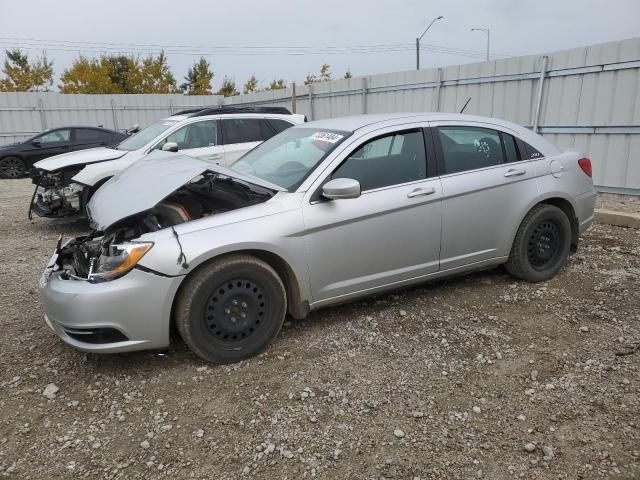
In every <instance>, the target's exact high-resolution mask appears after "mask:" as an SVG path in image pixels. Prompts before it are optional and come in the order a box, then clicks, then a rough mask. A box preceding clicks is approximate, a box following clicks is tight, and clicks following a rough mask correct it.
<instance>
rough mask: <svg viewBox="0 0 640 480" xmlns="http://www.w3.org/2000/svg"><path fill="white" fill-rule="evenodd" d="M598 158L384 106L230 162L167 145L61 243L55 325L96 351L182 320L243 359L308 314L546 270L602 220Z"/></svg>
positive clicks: (472, 122) (48, 280)
mask: <svg viewBox="0 0 640 480" xmlns="http://www.w3.org/2000/svg"><path fill="white" fill-rule="evenodd" d="M595 197H596V192H595V190H594V188H593V182H592V179H591V163H590V161H589V159H587V158H584V157H583V156H582V155H581V154H580V153H579V152H572V151H563V150H561V149H559V148H557V147H556V146H554V145H552V144H550V143H549V142H548V141H546V140H545V139H544V138H542V137H541V136H539V135H536V134H535V133H532V132H531V131H529V130H527V129H525V128H523V127H520V126H518V125H514V124H512V123H509V122H504V121H500V120H495V119H490V118H483V117H472V116H465V115H452V114H445V113H433V114H411V113H405V114H381V115H364V116H358V117H345V118H337V119H331V120H322V121H318V122H312V123H308V124H304V125H298V126H295V127H293V128H290V129H287V130H285V131H283V132H282V133H280V134H279V135H276V136H275V137H273V138H271V139H270V140H267V141H266V142H264V143H263V144H261V145H260V146H258V147H257V148H255V149H253V150H252V151H251V152H249V153H247V154H246V155H245V156H243V157H242V158H241V159H240V160H239V161H238V162H236V163H235V164H234V165H233V166H232V168H225V167H222V166H217V165H212V164H211V163H208V162H204V161H202V160H198V159H194V158H190V157H185V156H183V155H180V154H169V153H164V152H155V153H153V154H152V155H149V156H147V157H146V158H143V159H141V160H139V161H138V162H136V163H135V164H133V165H132V166H131V167H130V168H129V169H127V170H125V171H123V172H121V173H120V174H119V175H116V176H115V177H114V178H112V179H111V180H110V181H109V182H107V183H106V184H105V185H104V186H103V187H102V188H101V189H100V190H98V192H97V193H96V194H95V195H94V197H93V198H92V199H91V200H90V202H89V205H88V208H87V212H88V214H89V217H90V220H91V225H92V226H93V228H94V229H95V231H94V232H92V233H91V234H89V235H87V236H84V237H79V238H75V239H72V240H71V241H69V242H67V243H66V244H64V245H58V248H56V252H55V254H54V255H53V257H52V258H51V260H50V262H49V264H48V265H47V267H46V269H45V271H44V273H43V275H42V277H41V281H40V291H41V294H42V298H43V305H44V312H45V320H46V322H47V323H48V325H49V326H50V327H51V329H52V330H53V331H54V332H56V333H57V334H58V335H59V336H60V337H61V338H62V339H63V340H64V341H65V342H67V343H69V344H71V345H73V346H75V347H77V348H79V349H82V350H85V351H90V352H124V351H131V350H142V349H159V348H165V347H167V346H168V345H169V332H170V325H171V323H172V322H175V325H176V326H177V330H178V332H179V333H180V335H181V337H182V338H183V339H184V341H185V342H186V343H187V344H188V345H189V347H190V348H191V349H192V350H193V351H194V352H195V353H196V354H198V355H199V356H201V357H202V358H204V359H207V360H210V361H214V362H233V361H238V360H241V359H243V358H246V357H248V356H250V355H253V354H255V353H257V352H259V351H260V350H262V349H263V348H265V347H266V345H268V343H269V342H270V341H271V340H272V339H273V338H274V337H275V336H276V335H277V333H278V331H279V330H280V327H281V326H282V323H283V321H284V318H285V314H286V313H287V312H288V313H289V314H290V315H292V316H293V317H295V318H302V317H304V316H305V315H307V314H308V313H309V312H310V311H312V310H315V309H318V308H321V307H323V306H327V305H333V304H337V303H341V302H345V301H347V300H350V299H354V298H358V297H362V296H366V295H371V294H374V293H378V292H383V291H388V290H390V289H395V288H399V287H402V286H406V285H411V284H415V283H420V282H424V281H427V280H430V279H434V278H439V277H444V276H449V275H454V274H460V273H463V272H467V271H472V270H477V269H482V268H488V267H492V266H495V265H499V264H505V266H506V268H507V269H508V270H509V272H511V273H512V274H513V275H514V276H516V277H518V278H522V279H525V280H529V281H534V282H537V281H543V280H547V279H549V278H551V277H552V276H554V275H555V274H556V273H557V272H558V271H559V270H560V268H562V266H563V264H564V262H565V260H566V258H567V256H568V255H569V252H570V250H571V249H572V248H574V249H575V248H576V247H577V243H578V239H579V236H580V235H581V234H582V232H584V231H585V229H586V228H588V227H589V225H590V224H591V222H592V220H593V209H594V202H595Z"/></svg>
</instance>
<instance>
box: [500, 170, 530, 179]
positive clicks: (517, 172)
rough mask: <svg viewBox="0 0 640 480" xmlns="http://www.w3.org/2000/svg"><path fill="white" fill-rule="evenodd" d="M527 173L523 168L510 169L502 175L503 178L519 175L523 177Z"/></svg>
mask: <svg viewBox="0 0 640 480" xmlns="http://www.w3.org/2000/svg"><path fill="white" fill-rule="evenodd" d="M525 173H527V171H526V170H525V169H524V168H512V169H511V170H507V173H505V174H504V176H505V177H518V176H520V175H524V174H525Z"/></svg>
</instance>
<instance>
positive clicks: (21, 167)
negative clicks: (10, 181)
mask: <svg viewBox="0 0 640 480" xmlns="http://www.w3.org/2000/svg"><path fill="white" fill-rule="evenodd" d="M26 170H27V166H26V165H25V163H24V160H22V159H21V158H18V157H4V158H2V159H0V177H2V178H20V177H22V176H23V175H24V172H25V171H26Z"/></svg>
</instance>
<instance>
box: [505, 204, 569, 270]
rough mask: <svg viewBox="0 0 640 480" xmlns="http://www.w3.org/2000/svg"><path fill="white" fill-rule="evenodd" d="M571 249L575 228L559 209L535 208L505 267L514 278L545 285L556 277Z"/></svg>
mask: <svg viewBox="0 0 640 480" xmlns="http://www.w3.org/2000/svg"><path fill="white" fill-rule="evenodd" d="M570 248H571V224H570V222H569V219H568V218H567V215H566V214H565V213H564V212H563V211H562V210H560V209H559V208H558V207H555V206H553V205H545V204H540V205H536V206H535V207H533V208H532V209H531V210H530V211H529V213H527V215H526V217H524V220H523V221H522V223H521V224H520V228H519V229H518V233H517V234H516V238H515V240H514V241H513V246H512V247H511V253H510V254H509V260H507V263H506V265H505V267H506V268H507V271H508V272H509V273H510V274H511V275H513V276H514V277H517V278H520V279H522V280H527V281H529V282H543V281H545V280H549V279H550V278H552V277H553V276H555V275H556V273H558V272H559V271H560V269H561V268H562V266H563V265H564V262H565V261H566V259H567V257H568V255H569V250H570Z"/></svg>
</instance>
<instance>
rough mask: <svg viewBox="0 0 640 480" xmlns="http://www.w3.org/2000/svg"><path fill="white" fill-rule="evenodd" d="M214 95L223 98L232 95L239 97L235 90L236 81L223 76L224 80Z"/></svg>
mask: <svg viewBox="0 0 640 480" xmlns="http://www.w3.org/2000/svg"><path fill="white" fill-rule="evenodd" d="M216 93H217V94H218V95H223V96H225V97H233V96H234V95H239V93H240V92H238V90H236V81H235V80H234V79H233V78H229V77H226V76H225V77H224V80H222V86H221V87H220V90H218V91H217V92H216Z"/></svg>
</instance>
